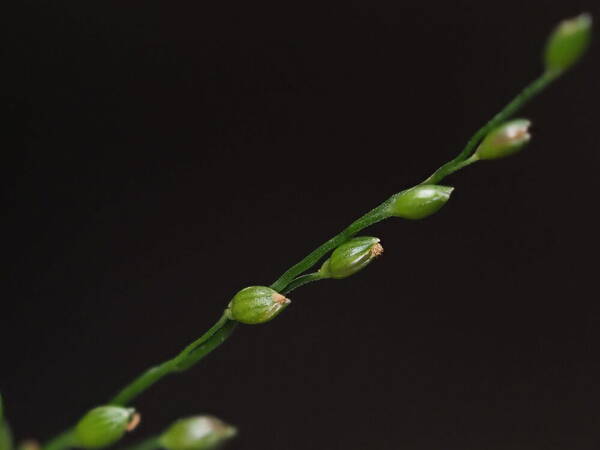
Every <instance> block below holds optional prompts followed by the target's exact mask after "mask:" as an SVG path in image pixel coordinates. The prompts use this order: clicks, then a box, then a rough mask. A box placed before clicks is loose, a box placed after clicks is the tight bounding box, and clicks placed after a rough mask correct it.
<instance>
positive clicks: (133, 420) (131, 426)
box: [125, 413, 142, 431]
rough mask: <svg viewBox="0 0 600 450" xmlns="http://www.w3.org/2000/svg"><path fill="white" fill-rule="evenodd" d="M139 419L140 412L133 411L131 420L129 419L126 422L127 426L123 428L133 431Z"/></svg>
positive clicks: (140, 419)
mask: <svg viewBox="0 0 600 450" xmlns="http://www.w3.org/2000/svg"><path fill="white" fill-rule="evenodd" d="M141 421H142V416H141V415H140V413H135V414H134V415H133V416H131V420H130V421H129V423H128V424H127V428H125V429H126V430H127V431H133V430H135V429H136V428H137V426H138V425H139V424H140V422H141Z"/></svg>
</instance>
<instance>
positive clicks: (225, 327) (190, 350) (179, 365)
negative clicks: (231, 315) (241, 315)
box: [109, 314, 236, 405]
mask: <svg viewBox="0 0 600 450" xmlns="http://www.w3.org/2000/svg"><path fill="white" fill-rule="evenodd" d="M235 324H236V322H233V321H231V320H229V319H228V317H227V314H223V315H222V316H221V318H220V319H219V320H218V321H217V322H216V323H215V324H214V325H213V326H212V327H210V329H209V330H208V331H207V332H206V333H204V334H203V335H202V336H200V337H199V338H198V339H196V340H195V341H194V342H192V343H191V344H190V345H188V346H187V347H186V348H184V349H183V350H182V351H181V352H180V353H179V354H178V355H177V356H175V357H174V358H173V359H170V360H168V361H165V362H163V363H162V364H159V365H157V366H154V367H151V368H150V369H148V370H146V371H145V372H144V373H142V374H141V375H140V376H138V377H137V378H136V379H134V380H133V381H132V382H131V383H129V384H128V385H127V386H125V387H124V388H123V389H122V390H121V391H120V392H119V393H118V394H117V395H116V396H115V397H113V399H112V400H110V402H109V403H110V404H111V405H127V404H128V403H129V402H131V400H133V399H134V398H136V397H137V396H138V395H140V394H141V393H142V392H144V391H145V390H146V389H148V388H149V387H150V386H152V385H153V384H154V383H156V382H157V381H159V380H160V379H162V378H163V377H165V376H166V375H169V374H172V373H175V372H182V371H184V370H187V369H189V368H190V367H192V366H193V365H194V364H196V363H197V362H198V361H200V360H201V359H202V358H204V357H205V356H206V355H207V354H209V353H210V352H211V351H213V350H214V349H215V348H217V347H218V346H219V345H221V344H222V343H223V342H224V341H225V339H227V338H228V337H229V335H230V334H231V333H232V332H233V329H234V328H235Z"/></svg>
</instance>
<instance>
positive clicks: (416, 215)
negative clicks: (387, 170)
mask: <svg viewBox="0 0 600 450" xmlns="http://www.w3.org/2000/svg"><path fill="white" fill-rule="evenodd" d="M453 190H454V188H453V187H450V186H439V185H437V184H421V185H419V186H415V187H413V188H410V189H407V190H405V191H402V192H399V193H397V194H396V195H394V196H393V197H392V198H391V201H390V204H389V208H390V212H391V214H392V215H393V216H396V217H402V218H403V219H424V218H425V217H428V216H430V215H432V214H433V213H435V212H437V211H438V210H439V209H440V208H441V207H442V206H444V205H445V204H446V202H447V201H448V199H449V198H450V194H452V191H453Z"/></svg>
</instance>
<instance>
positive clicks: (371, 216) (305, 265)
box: [271, 199, 390, 292]
mask: <svg viewBox="0 0 600 450" xmlns="http://www.w3.org/2000/svg"><path fill="white" fill-rule="evenodd" d="M388 203H389V199H388V200H386V201H385V202H383V203H382V204H380V205H379V206H377V207H376V208H374V209H372V210H371V211H369V212H368V213H366V214H365V215H363V216H361V217H359V218H358V219H356V220H355V221H354V222H352V223H351V224H350V225H349V226H348V227H346V228H345V229H344V230H343V231H342V232H341V233H339V234H337V235H336V236H334V237H332V238H331V239H329V240H328V241H327V242H325V243H324V244H322V245H321V246H319V247H317V249H315V250H313V251H312V252H311V253H309V254H308V255H307V256H306V257H305V258H304V259H302V260H301V261H300V262H299V263H297V264H296V265H294V266H292V267H290V268H289V269H288V270H287V271H286V272H284V274H283V275H281V276H280V277H279V278H278V279H277V281H275V282H274V283H273V284H272V285H271V289H274V290H276V291H278V292H280V291H283V290H284V289H285V288H286V287H287V286H288V285H289V284H290V283H291V282H292V280H294V278H296V277H297V276H298V275H300V274H301V273H303V272H306V271H307V270H308V269H310V268H311V267H312V266H314V265H315V264H316V263H317V262H318V261H319V260H320V259H321V258H322V257H323V256H325V255H326V254H327V253H329V252H330V251H331V250H333V249H335V248H337V247H339V246H340V245H342V244H343V243H344V242H346V241H348V240H349V239H350V238H352V237H353V236H354V235H355V234H356V233H358V232H359V231H361V230H362V229H364V228H367V227H369V226H371V225H373V224H375V223H377V222H381V221H382V220H384V219H387V218H388V217H390V213H389V211H388V208H387V206H388Z"/></svg>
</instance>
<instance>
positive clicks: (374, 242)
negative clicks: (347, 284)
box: [319, 236, 383, 278]
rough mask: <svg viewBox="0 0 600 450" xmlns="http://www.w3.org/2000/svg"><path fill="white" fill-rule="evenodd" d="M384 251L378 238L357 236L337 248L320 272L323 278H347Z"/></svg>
mask: <svg viewBox="0 0 600 450" xmlns="http://www.w3.org/2000/svg"><path fill="white" fill-rule="evenodd" d="M382 253H383V247H382V246H381V244H380V243H379V239H378V238H376V237H369V236H360V237H355V238H353V239H350V240H349V241H348V242H346V243H344V244H342V245H340V246H339V247H338V248H336V249H335V250H334V251H333V253H332V254H331V257H330V258H329V259H328V260H327V261H325V262H324V263H323V265H322V266H321V269H320V270H319V273H320V274H321V275H323V278H346V277H349V276H350V275H353V274H355V273H356V272H358V271H359V270H362V269H363V268H365V267H367V265H369V263H370V262H371V261H373V260H374V259H375V258H376V257H378V256H379V255H381V254H382Z"/></svg>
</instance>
